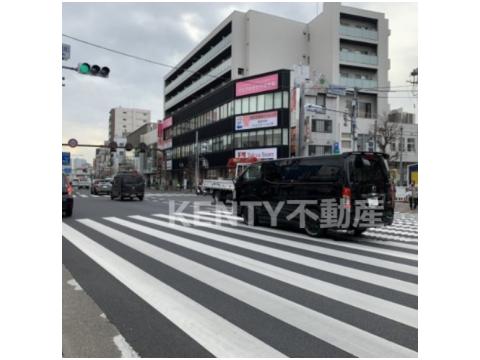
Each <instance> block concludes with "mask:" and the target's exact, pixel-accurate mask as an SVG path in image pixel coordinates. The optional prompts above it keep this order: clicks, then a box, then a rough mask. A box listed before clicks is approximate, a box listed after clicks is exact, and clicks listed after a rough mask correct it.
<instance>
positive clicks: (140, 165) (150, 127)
mask: <svg viewBox="0 0 480 360" xmlns="http://www.w3.org/2000/svg"><path fill="white" fill-rule="evenodd" d="M147 134H149V136H147V140H145V136H146V135H147ZM152 134H153V135H154V138H153V140H152ZM156 135H157V124H155V123H146V124H144V125H142V126H140V127H139V128H138V129H136V130H135V131H133V132H131V133H130V134H128V135H127V143H130V144H132V145H133V147H134V148H135V150H132V153H133V154H132V157H133V163H134V167H135V170H137V171H138V172H140V173H141V174H143V175H145V177H146V180H147V184H150V175H151V173H152V170H151V169H152V166H151V165H150V166H149V167H148V163H149V162H150V164H151V162H152V157H155V159H156V154H154V153H155V152H156V143H157V137H156ZM146 141H148V143H147V142H146ZM141 143H144V144H145V145H147V149H146V151H145V152H141V151H139V145H140V144H141ZM152 144H155V149H152V146H151V145H152ZM147 173H148V176H147Z"/></svg>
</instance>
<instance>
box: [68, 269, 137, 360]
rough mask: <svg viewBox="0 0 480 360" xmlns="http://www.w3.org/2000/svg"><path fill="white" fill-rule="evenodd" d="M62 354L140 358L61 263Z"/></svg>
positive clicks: (76, 356)
mask: <svg viewBox="0 0 480 360" xmlns="http://www.w3.org/2000/svg"><path fill="white" fill-rule="evenodd" d="M62 354H63V357H67V358H70V357H75V358H83V357H101V358H103V357H107V358H120V357H139V356H138V354H137V353H136V352H135V351H134V350H132V348H131V347H130V345H129V344H128V343H127V342H126V341H125V339H124V337H123V336H122V335H121V334H120V333H119V332H118V330H117V328H116V327H115V326H114V325H113V324H112V323H110V321H108V319H107V317H106V316H105V314H104V313H103V311H102V310H101V309H100V308H99V307H98V305H97V304H96V303H95V302H94V301H93V300H92V299H91V298H90V296H88V294H87V293H86V292H85V291H84V290H83V289H82V288H81V287H80V285H79V284H78V283H77V282H76V281H75V279H74V278H73V277H72V275H71V274H70V272H69V271H68V270H67V269H66V268H65V266H63V265H62Z"/></svg>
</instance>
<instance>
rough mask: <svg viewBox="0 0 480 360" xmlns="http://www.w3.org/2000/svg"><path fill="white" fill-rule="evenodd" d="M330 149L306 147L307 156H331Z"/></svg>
mask: <svg viewBox="0 0 480 360" xmlns="http://www.w3.org/2000/svg"><path fill="white" fill-rule="evenodd" d="M331 154H332V147H331V146H330V145H309V146H308V155H309V156H315V155H317V156H318V155H331Z"/></svg>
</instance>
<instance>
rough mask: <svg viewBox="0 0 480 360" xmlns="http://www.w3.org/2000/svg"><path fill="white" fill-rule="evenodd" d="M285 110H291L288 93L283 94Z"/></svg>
mask: <svg viewBox="0 0 480 360" xmlns="http://www.w3.org/2000/svg"><path fill="white" fill-rule="evenodd" d="M283 108H284V109H289V108H290V98H289V96H288V91H284V92H283Z"/></svg>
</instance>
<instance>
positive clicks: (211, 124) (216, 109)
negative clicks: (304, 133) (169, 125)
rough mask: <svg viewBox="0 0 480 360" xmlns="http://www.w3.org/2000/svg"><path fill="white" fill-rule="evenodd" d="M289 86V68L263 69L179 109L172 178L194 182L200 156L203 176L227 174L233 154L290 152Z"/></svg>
mask: <svg viewBox="0 0 480 360" xmlns="http://www.w3.org/2000/svg"><path fill="white" fill-rule="evenodd" d="M289 88H290V71H289V70H279V71H275V72H270V73H265V74H260V75H258V76H254V77H250V78H243V79H241V80H237V81H231V82H228V83H227V84H225V85H224V86H222V87H220V88H218V89H216V90H215V91H212V92H211V93H210V94H208V95H205V96H204V97H202V98H201V99H199V100H197V101H196V102H195V103H193V104H192V105H191V106H188V107H186V108H184V109H182V110H181V111H178V112H176V113H175V115H173V116H172V122H173V129H172V136H173V141H172V145H173V147H172V160H173V161H172V177H173V180H174V182H175V183H176V184H181V186H183V185H184V184H185V181H186V182H187V184H186V185H187V187H190V186H192V185H193V181H194V172H195V164H196V162H197V161H198V163H199V172H200V174H199V175H200V178H205V177H207V178H216V177H226V176H227V175H228V174H227V173H228V169H227V162H228V160H229V159H230V158H234V157H256V158H258V159H276V158H280V157H288V155H289V122H290V111H289V104H290V96H289ZM197 139H198V141H197ZM197 144H198V145H197ZM197 146H198V160H197V158H196V151H197Z"/></svg>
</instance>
